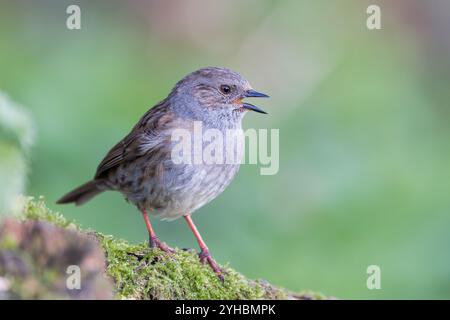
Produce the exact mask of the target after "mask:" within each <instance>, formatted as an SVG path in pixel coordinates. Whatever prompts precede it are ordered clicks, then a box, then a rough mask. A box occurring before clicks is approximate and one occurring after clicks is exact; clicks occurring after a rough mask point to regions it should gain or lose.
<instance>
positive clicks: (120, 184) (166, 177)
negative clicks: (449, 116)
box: [58, 67, 268, 280]
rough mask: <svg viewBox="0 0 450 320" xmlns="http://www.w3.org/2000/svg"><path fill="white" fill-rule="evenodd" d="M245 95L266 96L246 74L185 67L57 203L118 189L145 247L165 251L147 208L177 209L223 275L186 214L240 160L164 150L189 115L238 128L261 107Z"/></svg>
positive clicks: (163, 213)
mask: <svg viewBox="0 0 450 320" xmlns="http://www.w3.org/2000/svg"><path fill="white" fill-rule="evenodd" d="M246 97H268V96H267V95H265V94H262V93H259V92H257V91H255V90H253V89H252V87H251V86H250V84H249V82H248V81H247V80H245V79H244V78H243V77H242V76H241V75H240V74H238V73H236V72H234V71H232V70H229V69H225V68H218V67H208V68H203V69H200V70H197V71H194V72H192V73H191V74H189V75H187V76H186V77H184V78H183V79H182V80H181V81H179V82H178V83H177V84H176V85H175V87H174V88H173V90H172V91H171V93H170V94H169V96H168V97H167V98H165V99H164V100H162V101H161V102H160V103H158V104H157V105H156V106H154V107H153V108H151V109H150V110H149V111H147V113H145V114H144V116H143V117H142V118H141V119H140V120H139V122H138V123H137V124H136V125H135V126H134V128H133V129H132V130H131V132H130V133H129V134H128V135H127V136H126V137H125V138H124V139H123V140H121V141H120V142H119V143H117V144H116V145H115V146H114V147H113V148H112V149H111V150H110V151H109V153H108V154H107V155H106V157H105V158H104V159H103V160H102V162H101V163H100V165H99V166H98V168H97V172H96V174H95V177H94V179H93V180H91V181H89V182H87V183H85V184H83V185H82V186H80V187H78V188H77V189H75V190H73V191H71V192H69V193H68V194H66V195H65V196H64V197H62V198H61V199H60V200H59V201H58V203H60V204H62V203H71V202H74V203H75V204H76V205H81V204H83V203H85V202H86V201H88V200H90V199H91V198H92V197H94V196H96V195H97V194H99V193H101V192H103V191H106V190H116V191H119V192H121V193H122V194H123V195H124V196H125V198H126V199H127V200H128V201H129V202H131V203H133V204H135V205H136V206H137V208H138V209H139V210H140V211H141V212H142V215H143V217H144V220H145V224H146V226H147V230H148V232H149V237H150V241H149V243H150V246H151V247H159V248H160V249H162V250H164V251H166V252H171V251H172V249H171V248H169V247H168V246H167V245H166V244H165V243H163V242H161V241H159V239H158V238H157V237H156V235H155V232H154V231H153V228H152V226H151V224H150V220H149V218H148V214H147V212H150V213H151V214H152V215H155V216H157V217H160V218H162V219H167V220H173V219H177V218H179V217H181V216H183V217H184V218H185V219H186V221H187V223H188V225H189V227H190V228H191V230H192V232H193V233H194V235H195V237H196V238H197V241H198V244H199V245H200V249H201V251H200V260H201V261H202V262H208V263H209V265H210V266H211V268H212V269H213V270H214V271H215V272H216V273H217V274H218V276H219V277H220V278H221V279H222V280H223V276H222V274H221V270H220V268H219V267H218V265H217V263H216V262H215V261H214V260H213V258H212V257H211V255H210V253H209V250H208V247H207V246H206V244H205V242H204V241H203V239H202V237H201V236H200V234H199V232H198V231H197V228H196V227H195V225H194V223H193V221H192V219H191V214H192V213H193V212H194V211H195V210H197V209H199V208H200V207H202V206H203V205H205V204H206V203H208V202H210V201H211V200H213V199H214V198H216V197H217V196H218V195H219V194H221V193H222V192H223V191H224V189H225V188H226V187H227V186H228V185H229V184H230V182H231V181H232V180H233V178H234V176H235V175H236V173H237V171H238V169H239V163H231V164H230V163H213V164H203V163H202V164H191V163H182V164H176V163H174V161H173V159H172V156H171V154H172V150H173V148H174V142H173V141H172V140H173V139H171V136H172V133H173V131H174V130H175V129H180V128H182V129H185V130H188V131H189V132H192V131H193V127H194V122H195V121H199V122H201V124H202V126H203V128H205V129H218V130H219V131H220V132H221V133H224V134H225V131H226V130H230V129H231V130H233V129H241V128H242V127H241V126H242V124H241V123H242V118H243V116H244V114H245V113H246V111H247V110H253V111H256V112H260V113H265V112H264V111H262V110H261V109H259V108H258V107H256V106H254V105H252V104H249V103H246V102H243V101H242V99H244V98H246ZM239 147H240V148H242V145H238V144H236V146H235V148H239ZM241 151H242V150H234V152H236V153H238V152H241Z"/></svg>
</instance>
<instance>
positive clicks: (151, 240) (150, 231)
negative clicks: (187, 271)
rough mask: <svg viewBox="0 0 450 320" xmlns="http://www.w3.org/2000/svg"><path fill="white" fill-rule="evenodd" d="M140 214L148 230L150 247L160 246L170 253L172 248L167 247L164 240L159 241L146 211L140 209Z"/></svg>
mask: <svg viewBox="0 0 450 320" xmlns="http://www.w3.org/2000/svg"><path fill="white" fill-rule="evenodd" d="M141 212H142V216H143V217H144V221H145V225H146V227H147V230H148V235H149V244H150V248H160V249H161V250H162V251H164V252H167V253H172V252H174V250H173V249H172V248H171V247H169V246H168V245H167V244H165V243H164V242H161V241H159V239H158V237H157V236H156V234H155V232H154V231H153V228H152V225H151V224H150V219H149V218H148V214H147V211H145V209H143V210H141Z"/></svg>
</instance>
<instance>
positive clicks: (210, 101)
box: [168, 67, 268, 125]
mask: <svg viewBox="0 0 450 320" xmlns="http://www.w3.org/2000/svg"><path fill="white" fill-rule="evenodd" d="M246 97H268V96H267V95H265V94H263V93H259V92H257V91H255V90H254V89H253V88H252V86H251V85H250V83H249V82H248V81H247V80H246V79H245V78H244V77H242V76H241V75H240V74H239V73H237V72H235V71H232V70H230V69H227V68H220V67H207V68H202V69H199V70H197V71H194V72H192V73H190V74H188V75H187V76H186V77H184V78H183V79H181V80H180V81H179V82H178V83H177V84H176V85H175V87H174V88H173V90H172V92H171V93H170V95H169V97H168V99H169V101H170V104H171V106H172V108H173V109H174V111H175V112H177V113H178V114H179V115H181V116H186V117H190V118H192V119H195V120H201V121H205V122H207V123H215V124H219V125H220V122H221V121H222V122H227V123H233V122H239V123H240V120H241V119H242V117H243V115H244V114H245V113H246V111H248V110H252V111H256V112H259V113H266V112H264V111H263V110H261V109H260V108H258V107H256V106H254V105H252V104H250V103H247V102H243V101H242V100H243V99H244V98H246Z"/></svg>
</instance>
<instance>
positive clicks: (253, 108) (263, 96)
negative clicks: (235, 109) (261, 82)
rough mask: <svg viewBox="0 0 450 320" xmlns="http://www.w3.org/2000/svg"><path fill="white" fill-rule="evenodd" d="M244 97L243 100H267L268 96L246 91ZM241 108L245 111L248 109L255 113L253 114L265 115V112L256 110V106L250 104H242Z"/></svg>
mask: <svg viewBox="0 0 450 320" xmlns="http://www.w3.org/2000/svg"><path fill="white" fill-rule="evenodd" d="M244 97H245V98H269V96H268V95H267V94H264V93H261V92H258V91H255V90H247V92H246V93H245V96H244ZM242 107H244V108H245V109H248V110H252V111H255V112H259V113H264V114H267V112H265V111H264V110H262V109H260V108H258V107H257V106H255V105H253V104H251V103H247V102H243V103H242Z"/></svg>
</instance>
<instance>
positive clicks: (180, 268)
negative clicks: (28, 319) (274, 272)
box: [0, 199, 326, 299]
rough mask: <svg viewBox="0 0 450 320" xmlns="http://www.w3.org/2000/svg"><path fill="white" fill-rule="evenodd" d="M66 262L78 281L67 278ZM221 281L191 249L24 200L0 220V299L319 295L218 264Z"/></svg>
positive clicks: (305, 297)
mask: <svg viewBox="0 0 450 320" xmlns="http://www.w3.org/2000/svg"><path fill="white" fill-rule="evenodd" d="M70 266H76V267H77V268H79V270H81V271H80V279H79V282H80V286H79V288H77V287H75V288H74V287H73V286H70V284H69V285H68V284H67V281H69V280H70V279H69V278H70V277H71V273H70V272H69V271H68V270H69V269H68V268H69V267H70ZM222 268H223V270H224V273H225V281H224V282H223V283H222V282H221V281H220V280H219V279H218V278H217V276H216V275H215V274H214V273H213V272H212V271H211V270H210V268H208V267H207V266H205V265H203V264H201V263H200V262H199V259H198V256H197V253H196V252H194V251H193V250H187V251H185V250H179V249H177V250H176V251H175V252H174V253H173V254H170V255H168V254H167V253H165V252H163V251H161V250H159V249H150V248H149V247H148V245H147V243H141V244H130V243H128V242H126V241H124V240H121V239H115V238H114V237H112V236H107V235H103V234H100V233H98V232H95V231H92V230H82V229H81V228H80V227H79V226H78V225H77V224H75V223H74V222H72V221H69V220H67V219H65V218H64V217H63V216H62V215H60V214H58V213H53V212H51V211H50V210H49V209H48V208H47V207H46V206H45V204H44V202H43V201H42V199H41V200H39V201H33V200H32V199H27V200H26V201H25V204H24V207H23V210H22V214H21V216H20V217H18V218H7V219H4V220H3V221H2V222H1V224H0V299H2V298H3V299H5V298H6V299H10V298H24V299H49V298H50V299H113V298H116V299H323V298H326V297H325V296H323V295H321V294H317V293H312V292H303V293H298V294H296V293H293V292H290V291H288V290H285V289H283V288H278V287H275V286H273V285H271V284H269V283H268V282H266V281H264V280H250V279H247V278H246V277H245V276H243V275H242V274H240V273H239V272H237V271H235V270H233V269H231V268H228V267H226V266H225V267H223V266H222Z"/></svg>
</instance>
